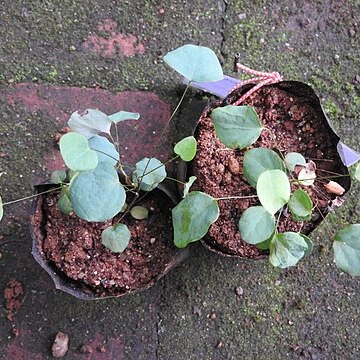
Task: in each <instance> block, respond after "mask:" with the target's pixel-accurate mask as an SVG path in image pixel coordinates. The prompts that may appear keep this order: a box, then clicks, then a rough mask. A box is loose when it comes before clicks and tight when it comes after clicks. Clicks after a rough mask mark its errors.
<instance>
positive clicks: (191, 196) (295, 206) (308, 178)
mask: <svg viewBox="0 0 360 360" xmlns="http://www.w3.org/2000/svg"><path fill="white" fill-rule="evenodd" d="M187 50H188V51H187V52H186V57H188V56H191V55H192V54H191V48H188V49H187ZM171 54H172V56H171V62H169V61H167V60H168V59H169V56H168V55H166V56H165V58H164V60H165V61H166V62H167V63H168V64H169V65H170V66H172V67H173V68H174V69H175V70H176V71H178V72H179V73H180V74H182V75H184V76H186V75H185V74H184V70H183V68H182V67H181V66H179V64H182V61H183V60H184V58H183V52H180V51H176V50H175V51H174V52H172V53H171ZM188 74H193V72H188ZM211 120H212V123H213V126H214V129H215V132H216V135H217V136H218V138H219V139H220V141H221V142H222V143H223V144H224V145H225V146H226V147H228V148H230V149H239V150H242V149H246V148H247V147H249V146H251V145H252V144H254V143H255V142H256V141H257V139H258V138H259V136H260V135H261V133H262V131H270V130H269V129H266V128H265V127H264V126H263V125H262V124H261V122H260V120H259V117H258V115H257V113H256V111H255V109H254V108H253V107H250V106H234V105H228V106H225V107H220V108H217V109H215V110H213V111H212V113H211ZM272 137H273V138H274V139H275V136H274V134H272ZM275 150H276V151H274V150H271V149H267V148H253V149H250V150H248V151H246V152H245V155H244V160H243V174H244V177H245V178H246V180H247V181H248V183H249V184H250V185H251V186H252V187H254V188H255V189H256V197H257V198H258V200H259V204H258V205H257V206H252V207H250V208H248V209H247V210H246V211H244V212H243V214H242V216H241V218H240V220H239V231H240V234H241V237H242V238H243V240H244V241H246V242H248V243H250V244H253V245H256V246H258V247H259V248H260V249H262V250H269V252H270V257H269V259H270V262H271V263H272V264H273V265H274V266H277V267H280V268H286V267H289V266H294V265H296V264H297V262H298V261H299V260H300V259H301V258H302V257H304V256H306V255H309V254H310V253H311V251H312V247H313V244H312V241H311V240H310V239H309V238H308V237H307V236H306V235H304V234H301V233H300V232H298V233H297V232H291V231H289V232H285V233H279V231H278V228H277V225H278V223H279V220H280V217H281V216H282V214H283V213H284V212H287V211H289V212H290V213H291V216H292V219H293V220H294V221H300V222H303V221H308V220H310V219H311V215H312V210H313V208H314V205H313V203H312V201H311V198H310V196H309V194H308V193H307V191H306V187H307V186H311V185H313V183H314V181H315V178H316V166H315V164H314V163H313V162H312V161H309V162H308V163H307V162H306V160H305V158H304V157H303V156H302V155H301V154H299V153H294V152H292V153H287V154H282V153H281V152H280V150H279V149H275ZM299 167H301V170H300V171H299V173H298V174H296V173H295V172H294V171H295V170H296V168H299ZM359 168H360V167H359V164H358V165H357V167H356V171H355V178H356V179H357V180H359V179H360V175H359V173H360V170H359ZM195 180H196V178H195V177H191V178H190V179H189V182H188V183H187V184H185V187H184V199H183V200H182V201H181V202H180V203H179V204H178V205H177V206H176V207H175V208H174V209H173V226H174V242H175V244H176V246H178V247H185V246H187V245H188V244H189V243H191V242H194V241H197V240H199V239H201V238H202V237H203V236H205V235H206V233H207V231H208V229H209V227H210V226H211V224H212V223H214V222H215V221H216V220H217V218H218V216H219V207H218V204H217V201H218V200H220V199H216V198H213V197H211V196H209V195H207V194H205V193H203V192H200V191H194V192H190V193H189V188H190V186H191V185H192V184H193V182H194V181H195ZM327 186H328V188H331V192H334V193H337V191H338V194H339V195H341V194H342V191H343V189H342V188H341V186H340V185H339V184H337V183H335V182H330V183H329V184H328V185H327ZM292 188H293V189H294V190H293V191H292ZM231 198H237V199H240V198H241V197H239V196H236V197H235V196H234V197H227V198H226V199H231ZM222 199H223V198H222ZM334 252H335V262H336V264H337V266H338V267H339V268H341V269H342V270H344V271H346V272H348V273H350V274H352V275H360V225H359V224H355V225H350V226H349V227H347V228H345V229H343V230H341V231H339V233H338V234H337V235H336V237H335V242H334Z"/></svg>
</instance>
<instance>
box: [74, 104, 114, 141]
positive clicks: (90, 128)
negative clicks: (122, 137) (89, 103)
mask: <svg viewBox="0 0 360 360" xmlns="http://www.w3.org/2000/svg"><path fill="white" fill-rule="evenodd" d="M111 124H112V122H111V121H110V119H109V117H108V116H107V115H106V114H104V113H103V112H101V111H100V110H97V109H87V110H85V111H75V112H74V113H72V114H71V117H70V119H69V121H68V125H69V127H70V129H71V130H72V131H75V132H77V133H79V134H81V135H83V136H85V137H86V138H90V137H92V136H94V135H96V134H98V133H99V132H104V133H107V134H110V127H111Z"/></svg>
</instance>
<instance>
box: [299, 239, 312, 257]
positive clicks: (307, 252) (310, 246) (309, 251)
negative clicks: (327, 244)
mask: <svg viewBox="0 0 360 360" xmlns="http://www.w3.org/2000/svg"><path fill="white" fill-rule="evenodd" d="M299 235H300V236H301V237H302V238H303V239H304V240H305V242H306V245H307V249H306V251H305V254H304V256H309V255H310V254H311V253H312V251H313V247H314V244H313V242H312V240H311V239H310V238H309V237H308V236H306V235H304V234H301V233H300V234H299Z"/></svg>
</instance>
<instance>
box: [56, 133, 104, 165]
mask: <svg viewBox="0 0 360 360" xmlns="http://www.w3.org/2000/svg"><path fill="white" fill-rule="evenodd" d="M60 152H61V156H62V158H63V160H64V162H65V164H66V166H67V167H69V168H70V169H71V170H81V171H85V170H92V169H95V168H96V166H97V164H98V156H97V154H96V152H95V151H94V150H91V149H90V147H89V143H88V141H87V139H86V138H85V137H84V136H83V135H81V134H78V133H75V132H70V133H67V134H65V135H64V136H62V137H61V139H60Z"/></svg>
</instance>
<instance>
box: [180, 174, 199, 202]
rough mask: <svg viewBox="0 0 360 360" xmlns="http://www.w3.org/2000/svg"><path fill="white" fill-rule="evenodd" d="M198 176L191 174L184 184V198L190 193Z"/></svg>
mask: <svg viewBox="0 0 360 360" xmlns="http://www.w3.org/2000/svg"><path fill="white" fill-rule="evenodd" d="M195 180H196V176H190V178H189V181H188V182H187V183H185V185H184V191H183V198H184V197H185V196H186V195H187V194H188V193H189V190H190V188H191V185H192V184H193V183H194V182H195Z"/></svg>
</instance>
